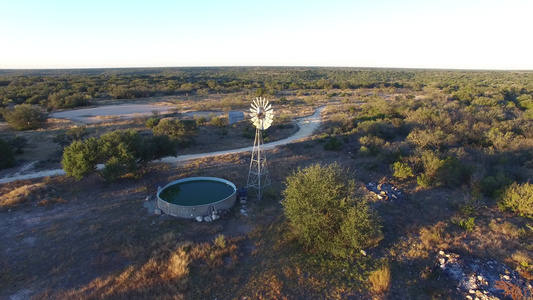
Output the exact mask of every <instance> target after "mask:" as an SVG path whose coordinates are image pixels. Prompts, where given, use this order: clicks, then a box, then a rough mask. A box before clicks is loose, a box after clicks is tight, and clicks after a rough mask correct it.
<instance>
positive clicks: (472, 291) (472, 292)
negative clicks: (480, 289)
mask: <svg viewBox="0 0 533 300" xmlns="http://www.w3.org/2000/svg"><path fill="white" fill-rule="evenodd" d="M468 293H469V294H475V293H476V291H474V290H469V291H468Z"/></svg>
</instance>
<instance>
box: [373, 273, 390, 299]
mask: <svg viewBox="0 0 533 300" xmlns="http://www.w3.org/2000/svg"><path fill="white" fill-rule="evenodd" d="M368 281H369V282H370V291H371V292H372V293H373V294H374V297H375V298H378V299H382V298H384V297H385V293H387V292H388V291H389V290H390V282H391V273H390V268H389V265H388V264H383V265H382V266H381V267H380V268H379V269H377V270H374V271H372V272H371V273H370V275H369V276H368Z"/></svg>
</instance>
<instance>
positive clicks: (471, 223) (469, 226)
mask: <svg viewBox="0 0 533 300" xmlns="http://www.w3.org/2000/svg"><path fill="white" fill-rule="evenodd" d="M452 223H454V224H456V225H459V226H461V228H463V229H464V230H466V231H472V230H474V227H476V218H475V217H468V218H463V219H459V220H452Z"/></svg>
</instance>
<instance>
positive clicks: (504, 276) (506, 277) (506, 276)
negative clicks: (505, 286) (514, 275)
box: [503, 275, 511, 280]
mask: <svg viewBox="0 0 533 300" xmlns="http://www.w3.org/2000/svg"><path fill="white" fill-rule="evenodd" d="M503 279H505V280H511V277H509V275H503Z"/></svg>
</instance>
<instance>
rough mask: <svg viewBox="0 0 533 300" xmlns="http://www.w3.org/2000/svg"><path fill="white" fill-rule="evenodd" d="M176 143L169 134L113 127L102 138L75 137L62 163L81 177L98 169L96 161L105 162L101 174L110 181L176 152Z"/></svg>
mask: <svg viewBox="0 0 533 300" xmlns="http://www.w3.org/2000/svg"><path fill="white" fill-rule="evenodd" d="M176 153H177V145H176V143H175V142H173V141H171V140H170V139H169V138H168V137H167V136H154V137H151V138H142V137H141V136H140V135H139V134H138V133H137V132H136V131H134V130H125V131H120V130H117V131H113V132H110V133H107V134H104V135H102V136H101V137H100V138H99V139H96V138H94V137H93V138H89V139H87V140H85V141H80V140H76V141H74V142H72V144H70V146H68V147H66V148H65V150H64V152H63V158H62V160H61V164H62V165H63V168H64V170H65V172H66V174H67V176H71V177H74V178H76V179H78V180H79V179H81V178H82V177H83V176H85V175H87V174H88V173H90V172H93V171H96V168H97V164H98V163H102V164H104V168H103V170H102V171H101V172H98V174H99V175H100V176H101V177H102V178H103V179H104V180H105V181H107V182H113V181H115V180H116V179H117V178H119V177H121V176H123V175H125V174H128V173H134V174H136V173H137V171H138V169H139V166H140V165H143V164H146V163H147V162H149V161H153V160H157V159H160V158H163V157H166V156H176Z"/></svg>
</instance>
